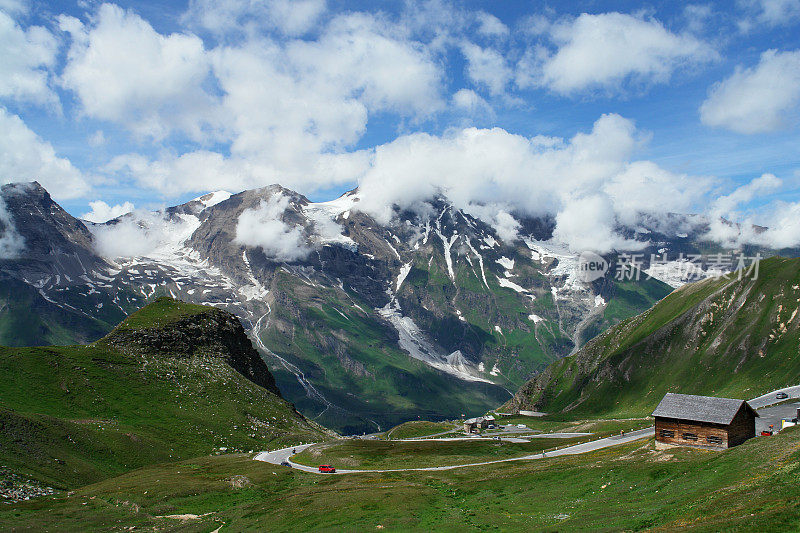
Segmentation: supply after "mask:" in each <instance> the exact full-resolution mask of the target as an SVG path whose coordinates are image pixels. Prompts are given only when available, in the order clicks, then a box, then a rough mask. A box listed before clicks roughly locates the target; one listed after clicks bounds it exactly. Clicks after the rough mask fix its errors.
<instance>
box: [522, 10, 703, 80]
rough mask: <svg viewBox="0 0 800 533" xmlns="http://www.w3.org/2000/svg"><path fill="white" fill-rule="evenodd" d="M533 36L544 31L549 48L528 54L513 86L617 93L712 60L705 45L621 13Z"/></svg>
mask: <svg viewBox="0 0 800 533" xmlns="http://www.w3.org/2000/svg"><path fill="white" fill-rule="evenodd" d="M540 22H541V21H540ZM540 25H541V24H540ZM538 31H540V32H542V31H544V32H545V34H546V36H547V37H548V40H549V44H548V45H540V46H539V47H535V48H533V49H531V50H529V51H528V54H527V55H526V57H525V58H524V59H523V61H521V62H520V67H519V70H518V74H517V83H518V84H519V85H520V86H522V87H536V86H540V87H548V88H549V89H551V90H553V91H555V92H557V93H561V94H567V95H569V94H574V93H577V92H580V91H584V90H591V89H605V90H609V91H612V90H618V89H620V88H623V87H624V85H625V84H626V83H628V84H630V83H633V84H652V83H663V82H666V81H668V80H669V78H670V76H671V75H672V73H673V72H674V71H675V70H677V69H679V68H684V67H686V66H691V65H696V64H700V63H704V62H707V61H710V60H713V59H714V58H716V57H717V54H716V52H715V51H714V50H713V48H712V47H711V46H710V45H709V44H707V43H705V42H703V41H701V40H699V39H698V38H696V37H695V36H693V35H691V34H678V33H673V32H671V31H669V30H668V29H667V28H665V27H664V25H663V24H662V23H661V22H659V21H657V20H655V19H644V18H641V17H637V16H633V15H628V14H623V13H602V14H598V15H590V14H587V13H584V14H582V15H580V16H578V17H575V18H573V19H566V20H562V21H558V22H553V23H550V24H549V25H546V26H545V29H542V28H539V30H538Z"/></svg>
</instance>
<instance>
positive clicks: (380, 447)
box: [292, 437, 589, 469]
mask: <svg viewBox="0 0 800 533" xmlns="http://www.w3.org/2000/svg"><path fill="white" fill-rule="evenodd" d="M587 440H589V438H588V437H579V438H568V439H550V438H548V439H532V441H531V442H529V443H513V442H503V441H494V440H469V441H467V440H458V441H432V440H425V441H388V442H387V441H382V440H345V441H336V442H330V443H323V444H317V445H315V446H312V447H311V448H307V449H306V450H305V451H304V452H302V453H300V454H298V455H296V456H294V457H293V458H292V460H293V461H295V462H297V463H300V464H304V465H308V466H317V465H320V464H332V465H334V466H336V467H339V468H353V469H393V468H424V467H429V466H451V465H459V464H468V463H475V462H480V461H493V460H496V459H508V458H510V457H522V456H525V455H530V454H534V453H539V452H541V451H542V450H551V449H554V448H557V447H559V448H560V447H564V446H569V445H571V444H577V443H579V442H585V441H587Z"/></svg>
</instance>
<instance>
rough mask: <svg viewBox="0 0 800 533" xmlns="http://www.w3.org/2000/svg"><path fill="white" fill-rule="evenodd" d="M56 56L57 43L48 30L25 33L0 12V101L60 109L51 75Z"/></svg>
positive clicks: (33, 28) (30, 29) (33, 29)
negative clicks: (43, 105) (51, 85)
mask: <svg viewBox="0 0 800 533" xmlns="http://www.w3.org/2000/svg"><path fill="white" fill-rule="evenodd" d="M57 53H58V41H57V40H56V38H55V37H54V36H53V34H51V33H50V31H48V30H47V29H46V28H43V27H41V26H29V27H28V28H27V29H24V30H23V29H22V28H21V27H20V26H19V25H18V24H17V23H16V22H15V21H14V20H13V19H12V18H11V17H10V16H9V15H8V14H6V13H5V12H3V11H0V98H11V99H15V100H19V101H25V102H34V103H38V104H46V105H49V106H57V105H58V97H57V96H56V95H55V93H54V92H53V90H52V89H51V87H50V74H49V71H50V69H52V68H53V66H54V65H55V61H56V54H57Z"/></svg>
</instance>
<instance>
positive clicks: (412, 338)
mask: <svg viewBox="0 0 800 533" xmlns="http://www.w3.org/2000/svg"><path fill="white" fill-rule="evenodd" d="M377 312H378V313H379V314H380V315H381V316H382V317H383V318H385V319H386V320H388V321H389V323H390V324H391V325H392V326H394V328H395V329H396V330H397V333H398V336H399V344H400V348H402V349H403V350H405V351H406V352H408V354H409V355H410V356H411V357H413V358H414V359H417V360H419V361H422V362H423V363H425V364H427V365H428V366H431V367H433V368H435V369H437V370H441V371H442V372H446V373H448V374H450V375H453V376H455V377H457V378H460V379H463V380H464V381H483V382H486V383H491V382H490V381H488V380H486V379H483V378H481V377H480V376H479V375H478V372H479V370H478V368H477V367H476V366H475V365H473V364H472V363H470V362H469V361H467V359H466V358H465V357H464V354H462V353H461V351H460V350H456V351H455V352H453V353H451V354H449V355H445V354H442V353H440V352H439V351H438V350H437V349H436V348H435V347H434V346H433V344H432V343H431V342H430V341H428V339H427V338H426V337H425V334H424V333H423V332H422V330H420V329H419V327H418V326H417V325H416V324H415V323H414V321H413V320H412V319H411V318H410V317H407V316H403V315H402V314H401V313H400V310H399V308H398V306H397V304H396V302H394V301H392V302H390V303H388V304H386V306H384V307H383V308H381V309H377Z"/></svg>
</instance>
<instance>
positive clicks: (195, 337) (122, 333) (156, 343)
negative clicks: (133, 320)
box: [104, 308, 280, 396]
mask: <svg viewBox="0 0 800 533" xmlns="http://www.w3.org/2000/svg"><path fill="white" fill-rule="evenodd" d="M104 342H105V343H107V344H109V345H111V346H113V347H115V348H117V349H119V350H121V351H124V352H134V353H144V354H148V355H158V356H164V357H192V356H196V355H198V356H212V357H219V358H221V359H223V360H224V361H225V362H226V363H228V364H229V365H230V366H231V367H232V368H233V369H234V370H236V371H237V372H239V373H240V374H242V375H243V376H245V377H246V378H247V379H249V380H250V381H252V382H253V383H255V384H256V385H260V386H261V387H264V388H265V389H267V390H269V391H271V392H273V393H275V394H277V395H279V396H280V392H279V391H278V387H277V385H276V384H275V378H274V377H273V376H272V373H271V372H270V371H269V368H267V365H266V363H264V360H263V359H261V357H260V356H259V354H258V352H257V351H256V350H255V348H254V347H253V344H252V342H251V341H250V339H249V338H248V337H247V334H246V333H245V331H244V328H243V327H242V324H241V323H240V322H239V320H238V319H237V318H236V317H235V316H234V315H232V314H230V313H227V312H225V311H221V310H219V309H214V308H208V311H205V312H202V313H198V314H193V315H189V316H185V317H182V318H179V319H177V320H174V321H172V322H169V323H167V324H166V325H160V326H158V327H154V328H139V329H128V328H126V327H125V323H124V322H123V323H122V324H121V325H120V327H118V328H117V329H115V330H114V331H113V332H111V334H109V335H108V336H107V337H106V338H105V339H104Z"/></svg>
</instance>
